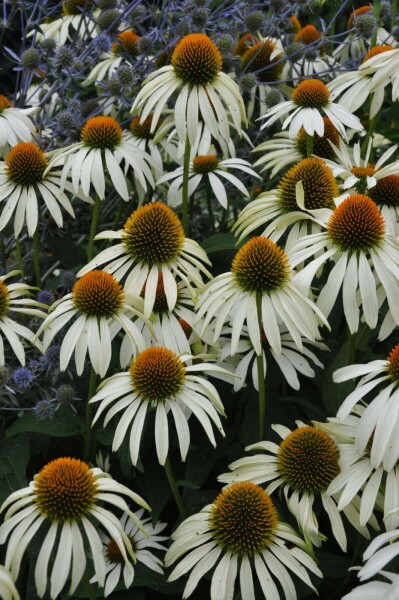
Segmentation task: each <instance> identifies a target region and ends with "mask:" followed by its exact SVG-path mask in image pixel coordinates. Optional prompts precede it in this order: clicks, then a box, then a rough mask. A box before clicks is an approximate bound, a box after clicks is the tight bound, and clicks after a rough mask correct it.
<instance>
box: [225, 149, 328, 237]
mask: <svg viewBox="0 0 399 600" xmlns="http://www.w3.org/2000/svg"><path fill="white" fill-rule="evenodd" d="M299 182H301V187H300V188H299V187H298V184H299ZM339 200H340V198H339V189H338V185H337V183H336V181H335V177H334V176H333V173H332V171H331V169H330V168H329V167H328V166H327V165H326V164H325V162H324V161H323V160H321V159H320V158H316V157H311V158H304V159H303V160H301V161H300V162H299V163H298V164H296V165H294V166H293V167H291V168H290V169H289V170H288V171H287V172H286V173H285V175H284V176H283V177H282V178H281V179H280V182H279V184H278V186H277V188H276V189H275V190H270V191H268V192H263V193H262V194H259V196H258V197H257V198H256V200H253V201H252V202H249V203H248V204H247V206H245V207H244V209H243V210H242V211H241V213H240V214H239V216H238V219H237V221H236V222H235V224H234V226H233V230H234V231H235V233H236V234H239V240H240V241H241V240H242V239H244V238H245V237H246V236H247V235H248V234H250V233H252V232H253V231H254V230H256V229H258V228H259V227H260V226H263V225H267V227H266V229H265V230H264V231H263V232H262V235H264V236H266V237H270V238H271V239H273V240H274V241H278V240H279V238H280V237H281V236H282V235H283V234H284V233H285V231H286V230H287V229H288V228H290V233H289V236H288V239H287V244H286V245H287V248H288V247H290V246H291V244H293V243H294V242H295V241H296V240H297V239H298V238H302V237H303V236H307V234H308V225H309V218H308V217H309V213H308V212H307V211H316V214H319V211H321V213H322V214H324V211H325V209H333V208H335V205H336V203H337V204H338V202H339ZM300 204H302V205H303V206H302V208H301V206H300ZM312 214H313V213H312ZM312 228H313V233H315V232H316V231H320V229H321V226H320V225H317V223H312Z"/></svg>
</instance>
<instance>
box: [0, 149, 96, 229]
mask: <svg viewBox="0 0 399 600" xmlns="http://www.w3.org/2000/svg"><path fill="white" fill-rule="evenodd" d="M63 190H67V191H68V192H69V193H72V194H73V192H74V190H73V189H72V184H71V183H70V182H69V181H63V180H62V176H61V171H60V169H59V168H57V166H56V165H55V164H53V165H52V166H49V157H48V156H47V155H46V154H45V152H43V150H41V149H40V148H39V147H38V146H37V145H36V144H33V143H32V142H21V143H20V144H17V145H16V146H15V147H14V148H13V149H12V150H11V152H10V153H9V154H8V155H7V156H6V158H5V162H4V163H0V203H1V204H0V206H1V207H2V210H1V214H0V231H1V230H3V229H4V228H5V227H6V225H7V224H8V222H9V221H10V219H11V217H12V216H13V215H14V232H15V236H16V237H18V236H19V234H20V233H21V230H22V228H23V226H24V225H25V224H26V227H27V230H28V235H29V236H30V237H33V235H34V233H35V231H36V229H37V226H38V222H39V211H40V213H41V212H42V209H41V208H40V209H39V200H40V201H41V202H43V204H44V205H45V206H46V208H47V209H48V211H49V213H50V215H51V216H52V217H53V219H54V221H55V222H56V224H57V226H58V227H62V225H63V216H62V212H61V207H62V208H63V209H65V210H66V212H67V213H68V214H69V215H70V216H72V217H75V213H74V211H73V208H72V205H71V202H70V200H69V198H68V196H67V195H66V194H65V193H64V191H63ZM74 195H76V193H75V194H74ZM79 197H80V198H81V199H82V200H85V201H86V202H88V203H90V204H92V200H91V199H90V198H88V197H87V196H82V195H81V194H79Z"/></svg>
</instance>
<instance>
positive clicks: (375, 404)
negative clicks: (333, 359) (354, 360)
mask: <svg viewBox="0 0 399 600" xmlns="http://www.w3.org/2000/svg"><path fill="white" fill-rule="evenodd" d="M359 376H362V379H361V380H360V381H359V383H358V385H357V386H356V389H355V390H354V391H353V392H352V393H350V394H349V395H348V396H347V397H346V399H345V400H344V402H343V403H342V405H341V406H340V408H339V410H338V412H337V417H338V419H345V418H346V417H347V416H348V415H349V414H350V412H351V411H352V410H353V408H354V407H355V406H356V405H357V404H358V403H359V402H360V401H365V399H366V397H367V395H368V394H369V393H370V392H372V390H374V388H376V387H377V386H380V388H381V389H380V391H379V392H378V394H377V395H376V396H375V397H374V398H373V399H372V400H371V401H369V403H368V405H367V408H366V409H365V411H364V412H363V413H362V415H361V418H360V424H359V426H358V428H357V431H356V441H355V448H356V450H357V452H359V453H360V454H361V453H363V452H364V451H365V449H366V447H367V445H368V444H370V445H371V448H370V460H371V464H372V466H373V467H374V468H375V469H378V467H379V466H380V465H382V466H383V467H384V469H385V470H386V471H391V470H392V469H393V468H394V467H395V465H396V464H397V461H398V459H399V433H398V432H399V414H398V410H397V407H398V401H399V388H398V383H399V344H398V345H397V346H395V347H394V348H393V350H392V351H391V352H390V354H389V355H388V357H387V359H386V360H373V361H371V362H369V363H366V364H359V365H349V366H347V367H342V368H341V369H338V370H337V371H335V373H334V374H333V379H334V381H335V382H336V383H341V382H343V381H347V380H348V379H354V378H355V377H359Z"/></svg>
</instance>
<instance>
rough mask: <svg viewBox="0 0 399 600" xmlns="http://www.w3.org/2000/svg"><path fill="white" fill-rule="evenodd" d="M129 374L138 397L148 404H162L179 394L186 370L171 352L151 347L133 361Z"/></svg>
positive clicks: (166, 349)
mask: <svg viewBox="0 0 399 600" xmlns="http://www.w3.org/2000/svg"><path fill="white" fill-rule="evenodd" d="M129 373H130V379H131V382H132V386H133V389H134V391H135V393H136V394H137V395H138V396H140V397H141V398H143V399H144V400H147V401H150V402H164V401H165V400H169V399H172V398H174V397H175V396H176V395H177V394H178V393H179V392H180V390H181V388H182V387H183V384H184V380H185V376H186V369H185V367H184V364H183V363H182V361H181V360H180V358H179V357H178V355H177V354H175V353H174V352H173V351H172V350H169V349H168V348H163V347H151V348H147V350H144V351H143V352H141V353H140V354H139V355H138V356H137V357H136V358H135V359H134V361H133V362H132V364H131V365H130V369H129Z"/></svg>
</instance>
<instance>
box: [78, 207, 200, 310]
mask: <svg viewBox="0 0 399 600" xmlns="http://www.w3.org/2000/svg"><path fill="white" fill-rule="evenodd" d="M95 239H97V240H99V239H113V240H120V243H119V244H116V245H115V246H111V247H110V248H106V249H105V250H103V251H102V252H100V253H99V254H97V256H96V257H95V258H94V259H93V260H92V261H90V262H89V264H88V265H86V266H85V267H83V269H81V270H80V271H79V273H78V276H82V275H85V274H86V273H88V272H89V271H90V270H91V269H95V268H97V267H99V266H102V265H105V266H104V270H105V271H107V272H108V273H112V274H113V275H114V276H115V277H116V278H117V279H118V280H122V279H123V278H124V277H125V276H126V280H125V290H126V293H132V294H135V295H136V296H139V295H140V294H141V293H142V291H143V289H144V294H143V297H144V315H145V316H146V317H149V316H150V314H151V311H152V308H153V306H154V302H155V295H156V289H157V285H158V278H159V275H160V274H162V276H163V286H164V290H165V295H166V299H167V304H168V308H169V310H172V309H173V308H174V306H175V305H176V301H177V282H176V280H178V279H181V280H182V281H184V283H185V284H186V285H187V287H188V288H189V289H191V286H192V284H194V285H195V286H197V287H202V285H203V280H202V274H204V275H206V276H207V277H211V274H210V273H209V272H208V271H207V269H206V268H205V267H204V266H203V264H202V263H206V264H208V265H209V264H210V263H209V260H208V258H207V256H206V253H205V251H204V250H202V248H201V247H200V245H199V244H198V243H197V242H195V241H194V240H191V239H189V238H186V237H184V230H183V226H182V224H181V222H180V220H179V219H178V217H177V216H176V215H175V213H174V212H173V211H172V209H170V208H169V207H168V206H166V205H165V204H162V203H161V202H153V203H149V204H145V205H144V206H141V207H140V208H138V209H137V210H136V211H134V212H133V213H132V214H131V215H130V217H129V218H128V220H127V221H126V223H125V225H124V227H123V229H121V230H120V231H116V232H115V231H103V232H102V233H100V234H98V235H97V236H96V238H95Z"/></svg>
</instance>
